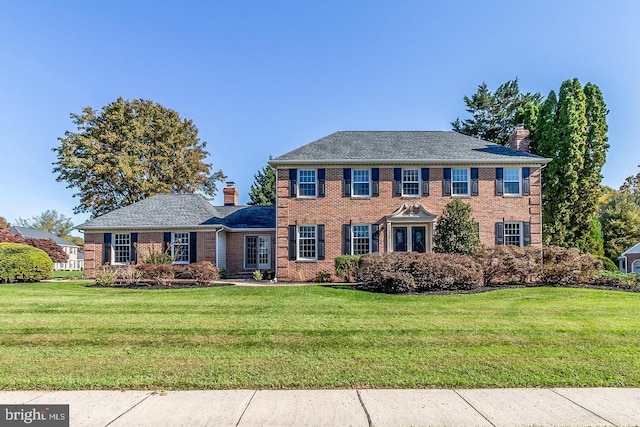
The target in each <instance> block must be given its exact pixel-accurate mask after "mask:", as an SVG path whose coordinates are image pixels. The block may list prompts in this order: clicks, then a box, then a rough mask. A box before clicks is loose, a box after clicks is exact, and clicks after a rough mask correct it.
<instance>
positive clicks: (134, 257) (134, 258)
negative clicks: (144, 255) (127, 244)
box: [130, 233, 138, 264]
mask: <svg viewBox="0 0 640 427" xmlns="http://www.w3.org/2000/svg"><path fill="white" fill-rule="evenodd" d="M136 246H138V233H131V260H130V261H131V264H137V263H138V248H136Z"/></svg>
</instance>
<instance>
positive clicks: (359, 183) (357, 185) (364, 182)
mask: <svg viewBox="0 0 640 427" xmlns="http://www.w3.org/2000/svg"><path fill="white" fill-rule="evenodd" d="M352 185H353V191H352V192H351V194H352V195H353V196H356V197H357V196H360V197H363V196H364V197H367V196H370V195H371V180H370V171H369V169H354V170H353V184H352Z"/></svg>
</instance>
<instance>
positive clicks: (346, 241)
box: [342, 224, 351, 255]
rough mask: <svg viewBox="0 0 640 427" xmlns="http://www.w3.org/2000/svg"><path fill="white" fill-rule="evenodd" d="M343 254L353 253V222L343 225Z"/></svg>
mask: <svg viewBox="0 0 640 427" xmlns="http://www.w3.org/2000/svg"><path fill="white" fill-rule="evenodd" d="M342 241H343V244H342V255H351V224H344V225H343V226H342Z"/></svg>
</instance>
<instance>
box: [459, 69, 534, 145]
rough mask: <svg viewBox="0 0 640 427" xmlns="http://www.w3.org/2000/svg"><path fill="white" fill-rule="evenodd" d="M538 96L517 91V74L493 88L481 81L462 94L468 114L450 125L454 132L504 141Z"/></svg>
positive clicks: (531, 108) (529, 115) (532, 110)
mask: <svg viewBox="0 0 640 427" xmlns="http://www.w3.org/2000/svg"><path fill="white" fill-rule="evenodd" d="M541 100H542V97H541V96H540V94H539V93H533V94H532V93H521V92H520V85H519V81H518V78H515V79H514V80H509V81H507V82H506V83H503V84H501V85H500V86H499V87H498V89H496V91H495V92H491V91H490V90H489V88H488V87H487V84H486V83H484V82H483V83H482V84H480V85H479V86H478V89H477V90H476V93H474V94H473V95H472V96H471V97H468V96H466V95H465V96H464V103H465V104H466V106H467V107H466V110H467V112H468V113H469V114H471V118H469V119H464V120H460V118H459V117H458V118H457V119H456V120H455V121H454V122H452V123H451V126H452V128H453V130H455V131H456V132H460V133H463V134H465V135H470V136H475V137H477V138H481V139H484V140H485V141H491V142H495V143H496V144H500V145H506V144H507V142H508V141H509V136H510V135H511V134H512V133H513V130H514V128H515V125H516V124H518V123H519V122H521V121H530V120H531V118H530V117H531V115H532V114H534V115H535V112H534V111H535V108H537V106H538V105H539V104H540V102H541ZM526 118H528V119H529V120H525V119H526Z"/></svg>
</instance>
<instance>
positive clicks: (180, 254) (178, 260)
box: [171, 233, 189, 264]
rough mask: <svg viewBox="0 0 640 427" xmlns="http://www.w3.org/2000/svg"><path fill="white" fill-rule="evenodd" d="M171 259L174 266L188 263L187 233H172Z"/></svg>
mask: <svg viewBox="0 0 640 427" xmlns="http://www.w3.org/2000/svg"><path fill="white" fill-rule="evenodd" d="M171 259H173V262H174V263H175V264H188V263H189V233H173V234H172V239H171Z"/></svg>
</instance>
